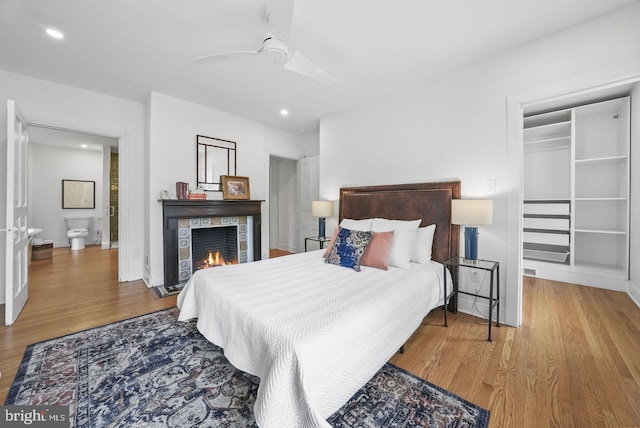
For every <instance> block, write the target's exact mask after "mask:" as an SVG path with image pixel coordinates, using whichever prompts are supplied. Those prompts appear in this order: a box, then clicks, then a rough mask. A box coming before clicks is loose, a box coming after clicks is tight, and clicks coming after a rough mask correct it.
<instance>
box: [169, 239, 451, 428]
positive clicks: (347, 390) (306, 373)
mask: <svg viewBox="0 0 640 428" xmlns="http://www.w3.org/2000/svg"><path fill="white" fill-rule="evenodd" d="M322 254H323V251H313V252H310V253H301V254H295V255H291V256H286V257H279V258H275V259H270V260H263V261H258V262H253V263H246V264H239V265H234V266H224V267H216V268H213V269H207V270H200V271H198V272H196V273H195V274H194V275H193V276H192V278H191V279H190V280H189V282H188V283H187V284H186V285H185V287H184V289H183V290H182V292H181V293H180V295H179V296H178V307H179V308H180V310H181V311H180V316H179V319H180V320H182V321H184V320H188V319H191V318H196V317H197V318H198V322H197V326H198V330H199V331H200V332H201V333H202V334H203V335H204V336H205V337H206V338H207V339H208V340H210V341H211V342H213V343H215V344H216V345H218V346H220V347H222V348H223V349H224V353H225V355H226V357H227V358H228V359H229V361H231V363H232V364H233V365H234V366H236V367H237V368H239V369H241V370H243V371H246V372H248V373H251V374H253V375H256V376H258V377H259V378H260V386H259V388H258V395H257V400H256V404H255V408H254V413H255V417H256V421H257V423H258V425H259V426H260V427H262V428H283V427H295V428H300V427H328V426H329V424H328V423H327V422H326V418H327V417H329V416H331V415H332V414H333V413H334V412H335V411H336V410H338V409H339V408H340V407H341V406H342V405H344V403H346V402H347V401H348V399H349V398H351V396H352V395H353V394H354V393H355V392H356V391H357V390H358V389H360V388H361V387H362V386H363V385H364V384H365V383H366V382H367V381H368V380H369V379H370V378H371V377H372V376H373V375H374V374H375V373H376V372H377V371H378V370H379V369H380V368H381V367H382V366H383V365H384V363H385V362H386V361H388V360H389V358H391V357H392V356H393V354H394V353H395V352H396V351H397V350H398V349H399V348H400V346H402V345H403V344H404V342H405V341H406V340H407V339H408V338H409V337H410V336H411V334H412V333H413V332H414V331H415V330H416V329H417V328H418V327H419V326H420V324H421V322H422V319H423V318H424V316H425V315H426V314H427V313H428V312H429V311H430V310H431V309H433V308H435V307H437V306H439V305H441V304H442V302H443V290H442V275H443V269H442V265H441V264H439V263H436V262H432V263H431V264H428V265H419V264H413V263H412V266H411V269H410V270H405V269H398V268H393V267H390V268H389V270H388V271H383V270H380V269H375V268H371V267H362V271H361V272H355V271H354V270H352V269H348V268H344V267H340V266H334V265H330V264H325V263H324V259H323V258H322ZM448 283H449V284H450V283H451V282H450V281H448Z"/></svg>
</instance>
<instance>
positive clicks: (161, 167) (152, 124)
mask: <svg viewBox="0 0 640 428" xmlns="http://www.w3.org/2000/svg"><path fill="white" fill-rule="evenodd" d="M147 111H148V121H147V126H148V129H149V132H148V141H147V143H146V144H147V147H148V148H147V152H148V153H147V165H148V171H149V173H148V184H147V185H148V189H149V190H148V193H147V195H146V196H147V197H146V207H145V211H146V212H148V216H147V217H148V236H147V238H146V239H145V250H144V251H145V258H148V266H146V267H145V273H144V280H145V282H147V284H148V285H151V286H155V285H160V284H162V283H163V282H164V263H163V259H162V254H163V253H162V204H161V203H160V202H158V199H159V196H160V192H161V191H162V190H169V191H170V193H175V183H176V182H177V181H186V182H187V183H189V184H190V187H191V188H193V187H195V181H196V157H195V146H196V135H206V136H210V137H215V138H221V139H225V140H231V141H235V142H236V143H237V148H236V158H237V170H236V174H237V175H242V176H248V177H249V180H250V188H251V199H255V200H266V199H268V194H269V170H268V164H269V153H271V154H275V155H278V156H281V157H285V158H297V157H300V156H303V155H304V153H305V151H307V150H309V148H308V146H309V145H311V143H307V142H306V141H307V139H301V138H297V137H296V135H297V134H293V133H290V132H287V131H281V130H277V129H273V128H271V127H267V126H265V125H264V124H262V123H259V122H255V121H253V120H249V119H245V118H242V117H239V116H235V115H232V114H229V113H225V112H222V111H219V110H215V109H212V108H209V107H205V106H202V105H199V104H195V103H191V102H188V101H184V100H181V99H178V98H174V97H170V96H167V95H164V94H160V93H157V92H152V93H151V95H150V97H149V100H148V104H147ZM301 141H302V143H300V142H301ZM208 198H209V199H222V193H220V192H208ZM268 238H269V207H268V204H266V203H263V204H262V249H261V256H262V258H263V259H264V258H268V256H269V248H268V243H269V239H268Z"/></svg>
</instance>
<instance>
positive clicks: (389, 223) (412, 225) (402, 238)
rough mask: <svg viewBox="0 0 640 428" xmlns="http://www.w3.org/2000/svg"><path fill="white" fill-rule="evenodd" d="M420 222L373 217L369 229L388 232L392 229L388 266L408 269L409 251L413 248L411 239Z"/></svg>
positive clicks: (413, 239) (414, 236) (413, 237)
mask: <svg viewBox="0 0 640 428" xmlns="http://www.w3.org/2000/svg"><path fill="white" fill-rule="evenodd" d="M420 222H421V220H408V221H404V220H388V219H384V218H374V219H373V224H372V226H371V231H373V232H388V231H391V230H393V243H392V244H391V254H389V265H390V266H395V267H399V268H402V269H409V268H410V267H411V265H410V260H411V251H412V250H413V241H415V239H416V233H417V231H418V226H420Z"/></svg>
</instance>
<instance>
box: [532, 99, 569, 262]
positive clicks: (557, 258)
mask: <svg viewBox="0 0 640 428" xmlns="http://www.w3.org/2000/svg"><path fill="white" fill-rule="evenodd" d="M572 116H573V114H572V112H571V110H561V111H556V112H551V113H546V114H540V115H536V116H532V117H528V118H525V121H524V123H525V128H524V151H525V166H524V173H525V177H526V178H525V189H524V197H525V200H524V206H523V241H524V248H523V254H524V258H525V259H528V260H539V261H544V262H548V263H557V264H563V265H568V264H569V261H570V258H569V255H570V253H571V245H570V241H571V239H570V238H571V236H570V235H571V231H570V225H571V200H570V197H571V194H570V171H569V170H567V168H566V165H567V162H568V161H569V158H570V151H571V141H572V138H571V136H572V133H573V122H572Z"/></svg>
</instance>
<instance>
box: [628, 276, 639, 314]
mask: <svg viewBox="0 0 640 428" xmlns="http://www.w3.org/2000/svg"><path fill="white" fill-rule="evenodd" d="M627 294H628V295H629V297H631V300H633V303H635V304H636V306H637V307H639V308H640V286H638V285H636V284H634V283H633V282H632V281H629V287H628V288H627Z"/></svg>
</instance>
